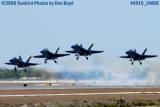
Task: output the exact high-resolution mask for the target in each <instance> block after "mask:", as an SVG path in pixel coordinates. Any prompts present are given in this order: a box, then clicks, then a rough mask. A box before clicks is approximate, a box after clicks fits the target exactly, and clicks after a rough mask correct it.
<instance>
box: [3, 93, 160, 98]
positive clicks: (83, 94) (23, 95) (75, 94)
mask: <svg viewBox="0 0 160 107" xmlns="http://www.w3.org/2000/svg"><path fill="white" fill-rule="evenodd" d="M132 94H160V92H110V93H70V94H19V95H16V94H12V95H8V94H5V95H0V97H38V96H39V97H40V96H41V97H42V96H88V95H89V96H90V95H92V96H93V95H132Z"/></svg>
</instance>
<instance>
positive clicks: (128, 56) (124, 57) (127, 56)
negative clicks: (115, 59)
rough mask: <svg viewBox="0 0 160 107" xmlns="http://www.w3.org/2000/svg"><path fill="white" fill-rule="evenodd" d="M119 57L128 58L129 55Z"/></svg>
mask: <svg viewBox="0 0 160 107" xmlns="http://www.w3.org/2000/svg"><path fill="white" fill-rule="evenodd" d="M120 58H130V57H129V56H120Z"/></svg>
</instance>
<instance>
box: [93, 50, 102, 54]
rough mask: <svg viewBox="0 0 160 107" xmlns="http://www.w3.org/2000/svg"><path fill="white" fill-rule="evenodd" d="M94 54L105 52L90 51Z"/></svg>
mask: <svg viewBox="0 0 160 107" xmlns="http://www.w3.org/2000/svg"><path fill="white" fill-rule="evenodd" d="M90 52H91V53H92V54H96V53H102V52H104V51H93V50H91V51H90Z"/></svg>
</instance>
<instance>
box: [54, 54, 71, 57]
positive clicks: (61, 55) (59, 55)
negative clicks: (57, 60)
mask: <svg viewBox="0 0 160 107" xmlns="http://www.w3.org/2000/svg"><path fill="white" fill-rule="evenodd" d="M68 55H70V54H56V56H57V57H63V56H68Z"/></svg>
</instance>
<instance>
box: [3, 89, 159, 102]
mask: <svg viewBox="0 0 160 107" xmlns="http://www.w3.org/2000/svg"><path fill="white" fill-rule="evenodd" d="M120 97H123V98H124V99H126V100H127V102H132V101H141V100H143V101H144V100H147V101H148V100H159V99H160V88H151V87H150V88H146V87H145V88H144V87H136V88H133V87H132V88H123V87H121V88H112V87H108V88H106V87H96V88H95V87H85V88H82V87H81V88H77V87H75V88H73V87H72V88H69V87H68V88H65V89H62V88H61V89H24V90H23V89H20V90H18V89H17V90H16V89H14V90H4V89H3V90H2V89H1V90H0V102H1V103H2V102H3V104H8V103H9V104H11V105H15V104H31V103H33V104H37V103H49V102H50V103H56V102H58V103H66V102H72V101H75V100H76V101H79V102H81V101H82V102H83V101H102V102H103V101H106V102H107V101H109V102H114V101H116V100H117V99H119V98H120ZM3 104H2V105H3Z"/></svg>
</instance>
